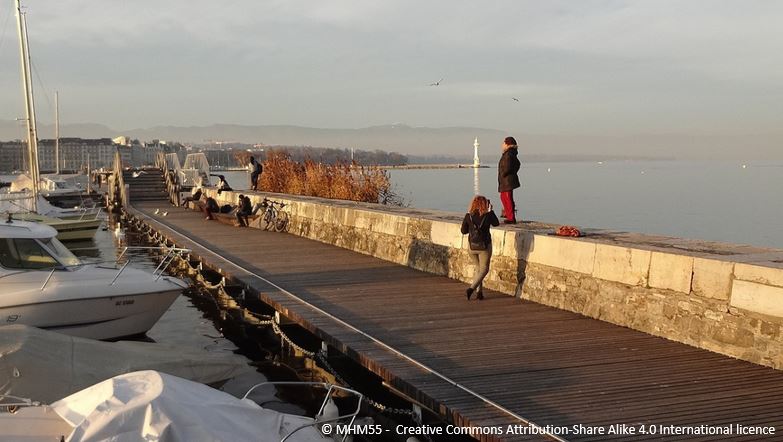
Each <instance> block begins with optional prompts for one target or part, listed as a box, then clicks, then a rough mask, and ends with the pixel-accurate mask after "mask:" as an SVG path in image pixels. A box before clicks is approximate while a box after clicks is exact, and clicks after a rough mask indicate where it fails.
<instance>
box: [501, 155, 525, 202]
mask: <svg viewBox="0 0 783 442" xmlns="http://www.w3.org/2000/svg"><path fill="white" fill-rule="evenodd" d="M518 153H519V151H518V150H517V148H516V146H515V147H509V148H508V149H506V150H505V151H504V152H503V155H502V156H501V157H500V162H499V163H498V192H509V191H511V190H514V189H516V188H518V187H519V186H520V184H519V176H518V175H517V173H518V172H519V167H520V166H521V164H520V163H519V159H518V158H517V154H518Z"/></svg>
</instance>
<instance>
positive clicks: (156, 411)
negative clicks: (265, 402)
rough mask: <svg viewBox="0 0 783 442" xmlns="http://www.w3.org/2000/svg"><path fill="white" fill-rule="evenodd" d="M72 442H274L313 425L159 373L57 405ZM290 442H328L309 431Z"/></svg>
mask: <svg viewBox="0 0 783 442" xmlns="http://www.w3.org/2000/svg"><path fill="white" fill-rule="evenodd" d="M52 409H54V411H55V412H56V413H57V414H59V415H60V417H62V418H63V419H64V420H65V421H66V422H68V423H69V424H70V425H72V426H73V427H74V430H73V432H72V433H71V435H70V437H69V438H68V441H83V442H88V441H98V440H102V441H103V440H108V441H116V442H125V441H134V442H136V441H160V442H171V441H183V442H184V441H263V442H266V441H269V442H272V441H274V442H279V441H280V439H281V438H282V437H283V436H285V435H286V434H288V433H289V432H291V431H293V430H294V429H295V428H297V427H299V426H301V425H306V424H309V423H311V422H313V420H312V419H310V418H307V417H300V416H292V415H288V414H284V413H279V412H276V411H273V410H267V409H264V408H261V407H259V406H258V405H256V404H255V403H254V402H252V401H249V400H240V399H237V398H235V397H233V396H231V395H229V394H228V393H224V392H222V391H218V390H215V389H213V388H210V387H207V386H205V385H202V384H198V383H195V382H191V381H188V380H185V379H181V378H177V377H175V376H170V375H167V374H163V373H158V372H156V371H139V372H134V373H128V374H124V375H120V376H116V377H114V378H112V379H108V380H106V381H103V382H101V383H99V384H97V385H94V386H92V387H90V388H87V389H85V390H82V391H80V392H78V393H76V394H73V395H71V396H68V397H66V398H64V399H62V400H60V401H57V402H55V403H54V404H52ZM288 440H291V441H300V442H302V441H323V440H324V439H323V438H322V437H321V435H320V433H319V432H318V430H317V429H315V428H313V427H307V428H305V429H303V430H301V431H298V432H296V433H295V434H294V436H292V437H291V438H290V439H288Z"/></svg>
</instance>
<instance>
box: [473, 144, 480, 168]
mask: <svg viewBox="0 0 783 442" xmlns="http://www.w3.org/2000/svg"><path fill="white" fill-rule="evenodd" d="M479 146H480V144H479V142H478V137H476V139H475V141H473V167H475V168H479V167H481V161H479V156H478V148H479Z"/></svg>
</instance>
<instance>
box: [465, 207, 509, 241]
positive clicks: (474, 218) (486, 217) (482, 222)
mask: <svg viewBox="0 0 783 442" xmlns="http://www.w3.org/2000/svg"><path fill="white" fill-rule="evenodd" d="M499 225H500V221H499V220H498V216H497V215H495V212H493V211H492V210H490V211H489V212H487V213H485V214H483V215H481V216H478V215H475V214H472V213H466V214H465V218H463V219H462V226H461V227H460V231H461V232H462V234H463V235H466V234H468V233H470V231H471V230H472V229H475V228H476V227H478V230H479V232H480V233H479V236H480V237H481V238H482V239H483V240H484V244H487V245H489V244H492V235H491V234H490V233H489V228H490V227H497V226H499Z"/></svg>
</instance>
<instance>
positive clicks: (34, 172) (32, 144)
mask: <svg viewBox="0 0 783 442" xmlns="http://www.w3.org/2000/svg"><path fill="white" fill-rule="evenodd" d="M16 19H17V29H18V31H19V53H20V56H21V62H22V63H21V64H22V85H23V89H24V104H25V106H24V107H25V113H26V121H27V158H28V164H29V167H30V180H31V181H32V187H33V189H32V191H33V202H32V209H33V211H34V212H37V211H38V185H39V181H38V180H39V177H38V130H37V128H36V123H35V103H34V100H33V88H32V81H31V79H32V77H31V75H30V51H29V48H28V46H27V44H28V40H27V20H26V18H25V16H24V14H23V13H22V3H21V0H16Z"/></svg>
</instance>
